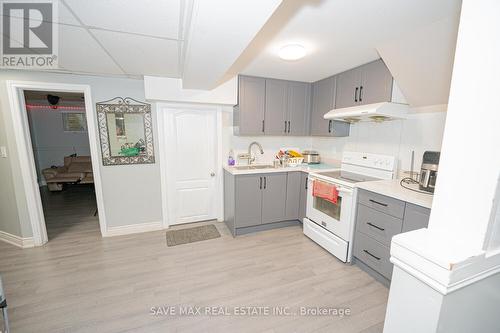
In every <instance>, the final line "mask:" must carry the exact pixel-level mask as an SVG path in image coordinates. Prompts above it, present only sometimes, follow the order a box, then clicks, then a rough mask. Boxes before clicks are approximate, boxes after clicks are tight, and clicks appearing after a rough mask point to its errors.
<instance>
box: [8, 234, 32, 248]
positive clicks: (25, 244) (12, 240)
mask: <svg viewBox="0 0 500 333" xmlns="http://www.w3.org/2000/svg"><path fill="white" fill-rule="evenodd" d="M0 241H4V242H5V243H9V244H11V245H14V246H17V247H20V248H22V249H27V248H31V247H35V241H34V239H33V237H26V238H23V237H19V236H16V235H13V234H9V233H8V232H5V231H0Z"/></svg>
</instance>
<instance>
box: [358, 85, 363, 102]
mask: <svg viewBox="0 0 500 333" xmlns="http://www.w3.org/2000/svg"><path fill="white" fill-rule="evenodd" d="M359 101H360V102H361V101H363V86H361V87H359Z"/></svg>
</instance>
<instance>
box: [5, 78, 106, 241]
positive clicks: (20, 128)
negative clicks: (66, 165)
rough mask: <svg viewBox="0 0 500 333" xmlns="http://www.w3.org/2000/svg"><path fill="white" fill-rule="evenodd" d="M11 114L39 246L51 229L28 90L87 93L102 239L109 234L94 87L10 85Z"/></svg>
mask: <svg viewBox="0 0 500 333" xmlns="http://www.w3.org/2000/svg"><path fill="white" fill-rule="evenodd" d="M6 85H7V94H8V97H9V104H10V110H11V115H12V122H13V131H14V137H15V145H16V148H17V151H18V156H19V163H20V171H21V175H22V177H23V186H24V192H25V196H26V203H27V206H28V207H27V208H28V216H29V220H30V224H31V229H32V232H33V241H34V244H35V246H42V245H43V244H45V243H47V241H48V237H47V228H46V225H45V217H44V214H43V206H42V200H41V196H40V189H39V184H38V181H37V173H36V167H35V158H34V153H33V147H32V144H31V133H30V129H29V122H28V114H27V111H26V105H25V101H24V90H38V91H61V92H76V93H83V96H84V99H85V116H86V118H87V135H88V138H89V146H90V158H91V161H92V166H93V168H92V172H93V174H94V187H95V194H96V201H97V209H98V215H99V226H100V229H101V235H104V234H105V233H106V230H107V224H106V216H105V211H104V199H103V191H102V178H101V170H100V160H99V156H100V153H99V151H100V150H99V139H98V136H97V133H98V132H97V117H96V114H95V112H94V107H93V104H92V94H91V88H90V85H87V84H68V83H49V82H36V81H11V80H8V81H6Z"/></svg>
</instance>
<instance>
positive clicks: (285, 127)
mask: <svg viewBox="0 0 500 333" xmlns="http://www.w3.org/2000/svg"><path fill="white" fill-rule="evenodd" d="M285 133H286V120H285Z"/></svg>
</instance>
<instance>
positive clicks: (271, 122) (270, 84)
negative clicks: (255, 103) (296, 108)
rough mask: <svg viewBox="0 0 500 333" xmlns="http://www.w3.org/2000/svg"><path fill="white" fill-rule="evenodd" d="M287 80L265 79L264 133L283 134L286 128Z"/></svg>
mask: <svg viewBox="0 0 500 333" xmlns="http://www.w3.org/2000/svg"><path fill="white" fill-rule="evenodd" d="M287 87H288V82H287V81H283V80H273V79H266V112H265V133H266V134H271V135H285V134H286V133H287V132H288V130H287V128H288V126H287V123H285V122H286V121H287V118H286V114H287Z"/></svg>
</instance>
